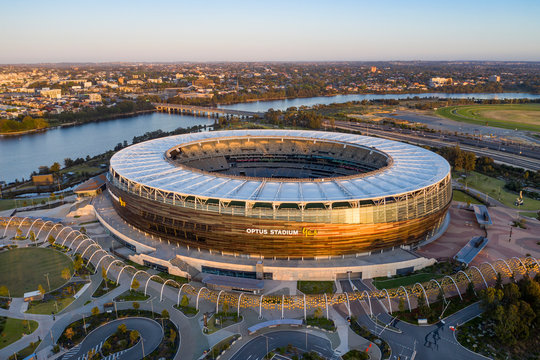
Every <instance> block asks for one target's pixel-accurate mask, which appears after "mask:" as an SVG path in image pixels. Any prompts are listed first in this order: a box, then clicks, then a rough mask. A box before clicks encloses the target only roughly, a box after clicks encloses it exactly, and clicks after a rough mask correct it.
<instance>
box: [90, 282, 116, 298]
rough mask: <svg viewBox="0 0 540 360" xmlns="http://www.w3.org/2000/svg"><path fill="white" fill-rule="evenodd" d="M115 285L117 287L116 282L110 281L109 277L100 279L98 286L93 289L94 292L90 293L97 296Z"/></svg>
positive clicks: (110, 289) (112, 288) (114, 287)
mask: <svg viewBox="0 0 540 360" xmlns="http://www.w3.org/2000/svg"><path fill="white" fill-rule="evenodd" d="M117 287H118V284H117V283H115V282H114V281H111V280H109V279H107V280H102V281H101V283H100V284H99V286H98V288H97V289H96V291H94V293H93V294H92V297H95V298H98V297H100V296H103V295H105V294H107V293H108V292H110V291H112V290H114V289H116V288H117Z"/></svg>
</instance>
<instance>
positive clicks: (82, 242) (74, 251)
mask: <svg viewBox="0 0 540 360" xmlns="http://www.w3.org/2000/svg"><path fill="white" fill-rule="evenodd" d="M85 241H91V242H92V243H93V244H96V245H98V244H97V243H96V242H95V241H94V240H92V239H90V238H86V239H82V240H81V242H80V243H79V245H77V247H76V248H75V250H73V254H76V253H77V251H78V250H79V247H81V245H82V244H84V242H85ZM98 246H99V245H98ZM100 247H101V246H100Z"/></svg>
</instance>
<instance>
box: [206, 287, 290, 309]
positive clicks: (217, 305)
mask: <svg viewBox="0 0 540 360" xmlns="http://www.w3.org/2000/svg"><path fill="white" fill-rule="evenodd" d="M223 291H225V290H220V291H219V293H218V295H217V300H216V314H217V313H218V312H219V297H220V296H221V294H222V293H223ZM281 306H282V307H283V304H282V305H281Z"/></svg>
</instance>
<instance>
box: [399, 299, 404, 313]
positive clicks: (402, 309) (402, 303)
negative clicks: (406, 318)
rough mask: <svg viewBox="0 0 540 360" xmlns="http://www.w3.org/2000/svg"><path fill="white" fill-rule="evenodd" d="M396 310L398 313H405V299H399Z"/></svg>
mask: <svg viewBox="0 0 540 360" xmlns="http://www.w3.org/2000/svg"><path fill="white" fill-rule="evenodd" d="M398 309H399V311H400V312H403V311H405V299H404V298H403V297H400V298H399V303H398Z"/></svg>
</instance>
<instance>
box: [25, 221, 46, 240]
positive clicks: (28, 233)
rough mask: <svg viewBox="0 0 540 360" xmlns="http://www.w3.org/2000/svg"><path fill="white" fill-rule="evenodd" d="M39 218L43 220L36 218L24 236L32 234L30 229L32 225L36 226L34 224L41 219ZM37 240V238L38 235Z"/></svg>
mask: <svg viewBox="0 0 540 360" xmlns="http://www.w3.org/2000/svg"><path fill="white" fill-rule="evenodd" d="M39 220H43V219H41V218H37V219H36V220H34V222H33V223H32V225H30V227H29V228H28V231H27V232H26V235H25V236H24V237H28V235H30V231H32V226H34V224H35V223H36V221H39ZM36 240H37V236H36Z"/></svg>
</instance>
